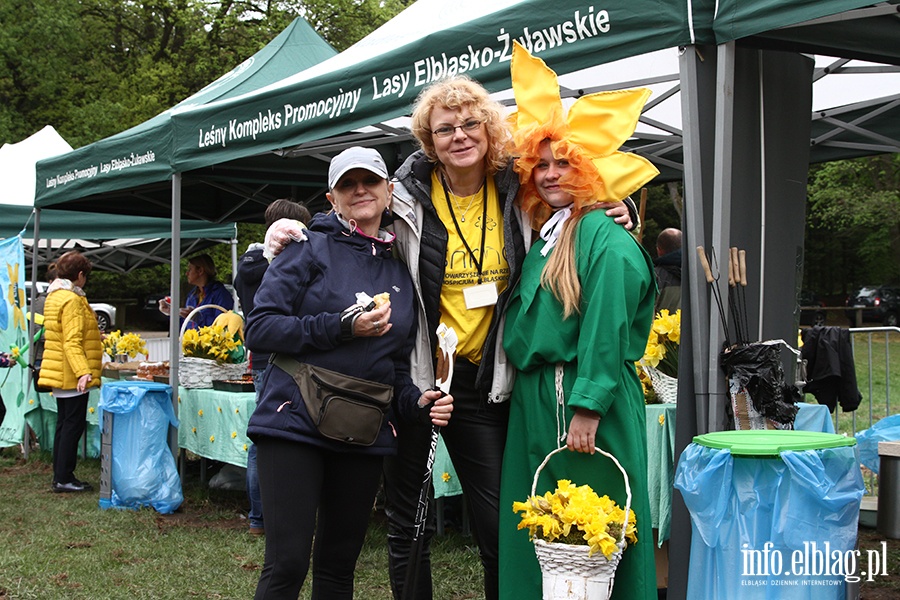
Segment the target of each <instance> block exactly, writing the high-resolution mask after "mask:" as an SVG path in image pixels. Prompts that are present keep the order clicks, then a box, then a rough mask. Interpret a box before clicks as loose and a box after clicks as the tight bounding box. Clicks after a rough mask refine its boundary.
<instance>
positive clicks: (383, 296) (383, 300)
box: [372, 292, 391, 308]
mask: <svg viewBox="0 0 900 600" xmlns="http://www.w3.org/2000/svg"><path fill="white" fill-rule="evenodd" d="M372 300H374V301H375V307H376V308H377V307H379V306H384V305H385V304H387V303H388V302H390V301H391V295H390V294H389V293H388V292H381V293H380V294H376V295H375V297H374V298H372Z"/></svg>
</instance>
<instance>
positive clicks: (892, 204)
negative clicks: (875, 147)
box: [804, 154, 900, 295]
mask: <svg viewBox="0 0 900 600" xmlns="http://www.w3.org/2000/svg"><path fill="white" fill-rule="evenodd" d="M805 247H806V259H805V261H804V263H805V272H804V282H805V285H806V287H807V288H809V289H813V290H816V291H817V292H819V293H820V294H826V295H828V294H833V295H844V294H846V293H848V292H850V291H852V290H853V289H854V288H857V287H860V286H861V285H872V284H875V285H877V284H882V283H897V282H900V156H898V155H897V154H886V155H880V156H873V157H867V158H859V159H854V160H843V161H835V162H831V163H826V164H823V165H819V166H816V167H814V168H813V169H811V171H810V178H809V186H808V202H807V219H806V242H805Z"/></svg>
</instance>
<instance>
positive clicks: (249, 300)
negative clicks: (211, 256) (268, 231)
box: [234, 244, 269, 371]
mask: <svg viewBox="0 0 900 600" xmlns="http://www.w3.org/2000/svg"><path fill="white" fill-rule="evenodd" d="M268 266H269V261H267V260H266V258H265V257H264V256H263V246H262V244H251V245H250V247H249V248H248V249H247V251H246V252H244V253H243V254H242V255H241V257H240V258H239V259H238V268H237V275H236V276H235V278H234V289H235V290H236V291H237V295H238V298H239V299H240V301H241V308H242V309H243V310H244V317H245V318H246V317H247V315H249V314H250V312H251V311H252V310H253V297H254V296H255V295H256V290H258V289H259V284H260V283H262V279H263V275H265V274H266V269H267V268H268ZM247 349H248V350H250V352H251V353H252V354H251V361H252V365H253V370H254V371H257V370H258V371H262V370H265V368H266V364H267V363H268V362H269V353H268V352H256V351H255V350H254V349H253V348H250V347H249V346H248V347H247Z"/></svg>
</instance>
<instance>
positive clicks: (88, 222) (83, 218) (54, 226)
mask: <svg viewBox="0 0 900 600" xmlns="http://www.w3.org/2000/svg"><path fill="white" fill-rule="evenodd" d="M71 149H72V147H71V146H70V145H69V144H68V142H66V141H65V140H64V139H63V138H62V136H60V135H59V133H58V132H57V131H56V130H55V129H54V128H53V127H51V126H49V125H48V126H46V127H44V128H43V129H41V130H40V131H38V132H37V133H35V134H33V135H32V136H30V137H28V138H26V139H24V140H22V141H21V142H19V143H16V144H4V145H3V146H2V147H0V181H3V182H4V185H3V192H2V194H0V208H2V210H3V220H2V221H0V238H8V237H13V236H16V235H19V234H21V235H22V237H23V239H24V241H25V246H26V254H27V255H28V256H32V247H33V238H34V224H35V223H34V216H33V214H32V213H33V211H34V207H33V205H34V173H35V162H36V161H37V160H38V159H40V158H45V157H48V156H54V155H59V154H63V153H65V152H66V151H71ZM39 233H40V234H41V236H42V238H43V239H44V240H45V243H44V244H42V247H44V248H47V243H46V240H50V242H49V249H48V250H47V251H43V252H44V255H42V256H41V260H40V263H41V264H43V263H45V262H50V261H51V260H52V257H51V256H50V252H51V251H50V249H53V250H60V251H65V250H67V249H70V248H79V249H81V250H83V251H84V252H85V253H86V254H88V255H89V256H90V258H91V260H92V261H93V262H94V264H95V266H96V267H97V268H100V269H105V270H112V271H129V270H131V269H133V268H135V267H137V266H142V265H143V266H145V265H147V264H154V263H168V262H169V256H171V247H170V240H171V237H172V222H171V220H170V219H162V218H153V217H133V216H123V215H119V214H95V213H85V212H79V211H71V210H55V209H45V210H43V211H41V221H40V230H39ZM236 234H237V229H236V226H235V224H234V223H226V224H222V225H215V224H213V223H209V222H207V221H195V220H185V221H182V222H181V237H182V239H183V240H186V241H185V242H184V243H183V244H182V246H183V248H184V249H185V251H193V250H200V249H202V248H206V247H208V246H210V245H212V244H215V243H218V242H220V241H225V240H230V239H232V238H234V237H235V236H236Z"/></svg>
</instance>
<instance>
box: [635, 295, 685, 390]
mask: <svg viewBox="0 0 900 600" xmlns="http://www.w3.org/2000/svg"><path fill="white" fill-rule="evenodd" d="M680 343H681V310H680V309H679V310H677V311H675V313H674V314H672V313H669V311H668V310H666V309H663V310H661V311H659V313H657V315H656V318H655V319H654V320H653V326H652V327H651V329H650V336H649V337H648V339H647V347H646V349H645V350H644V357H643V358H642V359H641V363H643V364H644V365H648V366H651V367H655V368H657V369H659V370H660V371H661V372H663V373H665V374H666V375H668V376H669V377H678V347H679V344H680Z"/></svg>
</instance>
